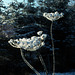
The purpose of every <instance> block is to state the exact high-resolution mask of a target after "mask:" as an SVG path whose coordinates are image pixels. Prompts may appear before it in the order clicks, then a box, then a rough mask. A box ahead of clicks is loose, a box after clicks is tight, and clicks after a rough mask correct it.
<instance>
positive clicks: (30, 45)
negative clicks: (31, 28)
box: [8, 31, 47, 51]
mask: <svg viewBox="0 0 75 75" xmlns="http://www.w3.org/2000/svg"><path fill="white" fill-rule="evenodd" d="M40 32H42V31H39V32H37V33H40ZM46 37H47V34H41V35H40V36H38V37H37V36H32V37H31V38H22V39H21V38H19V39H15V40H14V39H10V40H9V41H8V43H9V44H10V45H11V46H13V47H15V48H22V49H25V50H27V51H36V50H38V49H39V48H41V47H42V46H44V45H45V43H44V40H45V39H46Z"/></svg>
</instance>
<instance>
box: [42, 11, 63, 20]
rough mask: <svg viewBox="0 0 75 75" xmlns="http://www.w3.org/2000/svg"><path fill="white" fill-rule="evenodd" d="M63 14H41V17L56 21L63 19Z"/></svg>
mask: <svg viewBox="0 0 75 75" xmlns="http://www.w3.org/2000/svg"><path fill="white" fill-rule="evenodd" d="M63 15H64V14H63V13H60V14H59V13H58V12H57V11H56V12H55V13H43V16H44V17H46V18H47V19H48V20H50V21H55V20H58V19H59V18H62V17H63Z"/></svg>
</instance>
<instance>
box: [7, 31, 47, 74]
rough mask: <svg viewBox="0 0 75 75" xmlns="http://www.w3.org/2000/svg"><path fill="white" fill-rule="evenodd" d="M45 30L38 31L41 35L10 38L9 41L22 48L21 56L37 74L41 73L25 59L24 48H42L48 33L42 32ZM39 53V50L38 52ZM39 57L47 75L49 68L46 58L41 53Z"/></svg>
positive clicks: (30, 49)
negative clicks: (47, 67) (45, 61)
mask: <svg viewBox="0 0 75 75" xmlns="http://www.w3.org/2000/svg"><path fill="white" fill-rule="evenodd" d="M42 33H43V31H39V32H37V35H39V36H32V37H31V38H22V39H21V38H19V39H15V40H14V39H10V40H9V41H8V43H9V44H10V45H11V46H13V47H15V48H20V51H21V56H22V58H23V60H24V62H25V63H26V64H27V65H28V66H29V67H30V68H31V69H32V70H33V71H34V72H35V73H36V74H37V75H40V73H39V72H38V71H37V70H36V69H35V68H34V67H33V66H32V65H31V64H30V63H29V62H28V61H27V60H26V59H25V57H24V55H23V52H22V49H24V50H27V51H36V50H38V49H39V48H41V47H42V46H44V45H45V42H44V41H45V39H46V37H47V34H42ZM38 53H39V52H38ZM39 59H40V61H41V63H42V65H43V66H44V69H45V71H46V75H47V69H46V66H45V63H44V60H43V58H42V56H41V54H40V53H39Z"/></svg>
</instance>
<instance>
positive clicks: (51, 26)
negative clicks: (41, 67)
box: [50, 21, 55, 75]
mask: <svg viewBox="0 0 75 75" xmlns="http://www.w3.org/2000/svg"><path fill="white" fill-rule="evenodd" d="M52 26H53V21H52V23H51V27H50V34H51V41H52V50H53V75H55V52H54V42H53V35H52Z"/></svg>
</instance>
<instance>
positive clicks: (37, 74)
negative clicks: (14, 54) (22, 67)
mask: <svg viewBox="0 0 75 75" xmlns="http://www.w3.org/2000/svg"><path fill="white" fill-rule="evenodd" d="M20 51H21V56H22V59H23V60H24V62H25V63H26V64H27V65H28V66H29V67H30V68H31V69H32V70H33V71H34V72H35V73H36V75H40V73H39V72H38V71H37V70H36V69H35V68H34V67H33V66H32V65H31V64H30V63H29V62H28V61H27V60H26V59H25V57H24V54H23V52H22V49H20Z"/></svg>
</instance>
